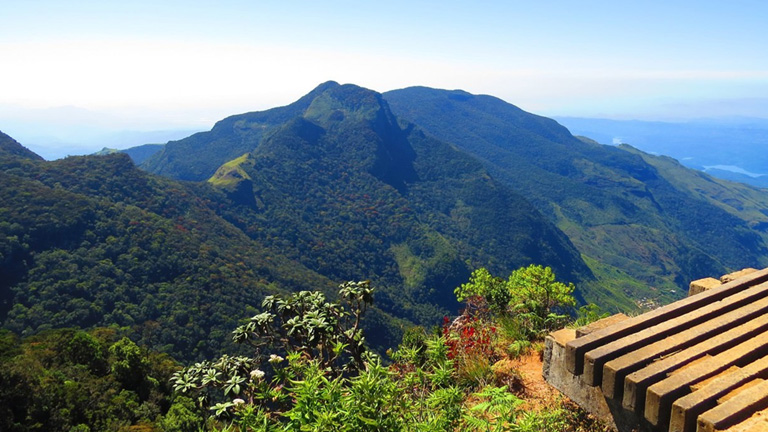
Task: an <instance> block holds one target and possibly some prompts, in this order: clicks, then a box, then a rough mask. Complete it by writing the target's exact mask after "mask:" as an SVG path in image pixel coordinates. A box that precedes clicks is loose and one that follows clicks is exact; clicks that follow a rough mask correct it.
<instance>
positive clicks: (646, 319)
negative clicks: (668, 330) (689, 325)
mask: <svg viewBox="0 0 768 432" xmlns="http://www.w3.org/2000/svg"><path fill="white" fill-rule="evenodd" d="M766 280H768V269H763V270H759V271H756V272H753V273H751V274H748V275H746V276H744V277H741V278H739V279H736V280H734V281H731V282H729V283H726V284H723V285H721V286H719V287H717V288H714V289H711V290H709V291H707V292H703V293H701V294H699V295H695V296H692V297H688V298H686V299H683V300H680V301H677V302H675V303H672V304H669V305H667V306H664V307H661V308H659V309H656V310H654V311H651V312H648V313H645V314H643V315H639V316H636V317H634V318H630V319H627V320H624V321H621V322H619V323H617V324H614V325H612V326H609V327H607V328H604V329H602V330H598V331H595V332H593V333H590V334H588V335H586V336H584V337H581V338H578V339H575V340H573V341H571V342H569V343H568V344H567V345H566V367H567V368H568V371H569V372H571V373H572V374H574V375H581V374H582V373H583V372H584V355H585V354H586V353H587V352H588V351H591V350H594V349H596V348H598V347H599V346H601V345H603V344H605V343H607V342H610V341H613V340H616V339H617V338H622V337H625V336H628V335H631V334H633V333H636V332H638V331H641V330H643V329H646V328H648V327H652V326H654V325H657V324H659V323H662V322H665V321H668V320H670V319H674V318H676V317H679V316H681V315H684V314H686V313H689V312H691V311H693V310H696V309H698V308H700V307H703V306H705V305H707V304H711V303H713V302H718V301H720V300H722V299H724V298H727V297H728V296H731V295H734V294H737V293H739V292H740V291H742V290H744V289H745V288H748V287H749V286H752V285H755V284H758V283H762V282H765V281H766ZM592 381H593V383H592V385H594V380H592Z"/></svg>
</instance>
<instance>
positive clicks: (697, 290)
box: [688, 277, 722, 297]
mask: <svg viewBox="0 0 768 432" xmlns="http://www.w3.org/2000/svg"><path fill="white" fill-rule="evenodd" d="M720 285H722V282H720V281H719V280H717V279H715V278H711V277H708V278H704V279H699V280H695V281H693V282H691V284H690V285H689V286H688V296H689V297H690V296H692V295H696V294H701V293H703V292H704V291H709V290H711V289H712V288H717V287H719V286H720Z"/></svg>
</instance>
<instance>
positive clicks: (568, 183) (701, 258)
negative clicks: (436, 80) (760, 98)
mask: <svg viewBox="0 0 768 432" xmlns="http://www.w3.org/2000/svg"><path fill="white" fill-rule="evenodd" d="M384 97H385V99H386V100H387V102H388V103H389V104H390V106H391V107H392V111H393V112H394V113H395V114H396V115H398V116H400V117H402V118H404V119H406V120H408V121H411V122H414V123H416V124H418V125H419V126H420V127H422V128H424V130H425V131H427V133H429V134H430V135H432V136H434V137H436V138H438V139H441V140H444V141H446V142H449V143H452V144H454V145H456V146H457V147H459V148H460V149H462V150H464V151H466V152H468V153H470V154H472V155H474V156H476V157H477V158H478V159H480V160H481V161H482V162H483V164H484V165H485V167H486V168H487V169H488V170H489V171H490V172H491V174H492V175H493V176H494V177H495V178H496V179H498V180H499V181H500V182H501V183H504V184H506V185H508V186H511V187H513V188H514V189H515V190H516V191H518V192H519V193H521V194H522V195H524V196H526V197H528V198H529V199H530V200H531V202H532V203H533V204H534V205H535V206H536V208H538V209H539V210H540V211H541V212H542V213H543V214H545V215H546V216H547V217H549V218H550V219H551V220H552V221H554V222H555V223H556V224H557V226H558V227H560V228H561V229H562V230H563V231H564V232H565V233H566V234H567V235H568V237H569V238H570V239H571V241H572V242H573V244H574V245H575V246H576V247H577V248H578V249H579V251H580V252H581V253H582V256H583V257H584V259H585V260H586V262H587V263H588V264H589V265H590V267H591V268H592V270H593V271H594V273H595V274H596V275H597V276H598V277H599V279H600V280H601V283H602V284H603V285H604V286H608V287H609V288H611V289H612V290H614V291H619V290H620V291H622V292H624V293H625V294H627V295H630V296H632V297H634V298H636V299H641V298H650V299H655V300H661V301H665V300H668V299H670V298H674V297H678V296H680V295H682V293H683V287H684V286H685V285H686V284H687V283H688V281H690V280H693V279H697V278H700V277H704V276H709V275H712V274H720V273H723V272H726V271H728V270H732V269H738V268H742V267H746V266H756V267H763V266H765V265H766V264H768V249H766V243H765V241H766V239H765V238H764V236H763V234H762V233H760V232H758V231H756V230H755V229H753V228H754V227H755V226H757V225H756V224H758V225H759V223H760V222H755V221H753V220H751V219H750V220H747V219H745V218H743V217H742V215H741V214H739V213H738V212H736V213H734V212H733V211H729V210H728V209H727V208H724V206H723V205H722V204H723V203H727V202H729V201H730V200H735V199H738V194H739V193H741V192H738V191H735V190H731V191H727V192H726V191H723V192H722V193H721V194H720V195H719V196H717V197H714V196H712V197H710V198H705V197H703V196H702V194H700V193H695V191H692V190H691V189H690V188H688V187H685V186H684V185H683V184H682V183H685V182H684V181H680V180H675V179H674V178H673V177H679V178H685V179H690V178H691V177H696V178H697V179H698V180H696V181H699V182H700V181H702V179H703V181H707V182H714V181H715V180H713V179H711V178H710V177H708V176H704V175H699V174H698V173H693V172H692V171H687V170H685V169H684V168H682V167H681V166H679V164H678V165H676V166H675V167H674V169H675V171H674V173H666V172H665V170H668V169H670V167H669V166H662V165H660V164H658V163H655V164H654V163H650V162H649V161H650V160H652V159H653V158H652V157H651V156H650V155H645V154H641V153H639V152H636V151H628V149H626V148H617V147H612V146H603V145H599V144H597V143H595V142H589V141H586V140H579V139H577V138H575V137H573V136H572V135H571V134H570V133H569V132H568V130H567V129H565V128H564V127H562V126H560V125H559V124H557V123H556V122H555V121H553V120H551V119H547V118H544V117H539V116H536V115H533V114H530V113H527V112H525V111H523V110H521V109H519V108H517V107H515V106H513V105H510V104H508V103H506V102H504V101H502V100H500V99H497V98H494V97H491V96H477V95H472V94H469V93H466V92H463V91H446V90H435V89H430V88H424V87H413V88H408V89H403V90H395V91H392V92H388V93H385V95H384ZM686 181H688V180H686ZM681 182H682V183H681ZM755 193H757V192H755ZM759 194H760V193H758V195H759ZM763 216H764V215H763ZM756 217H757V216H756ZM755 220H757V219H755ZM638 281H639V282H640V283H637V282H638ZM649 286H650V287H651V290H650V292H649V290H648V287H649ZM593 300H597V301H598V302H599V303H604V302H605V301H606V300H607V299H593Z"/></svg>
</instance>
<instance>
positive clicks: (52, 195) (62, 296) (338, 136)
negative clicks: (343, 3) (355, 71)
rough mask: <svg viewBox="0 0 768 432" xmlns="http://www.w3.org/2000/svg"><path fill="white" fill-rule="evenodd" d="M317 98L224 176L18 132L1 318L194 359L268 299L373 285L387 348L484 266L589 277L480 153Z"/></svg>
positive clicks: (8, 198)
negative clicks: (95, 331) (154, 168)
mask: <svg viewBox="0 0 768 432" xmlns="http://www.w3.org/2000/svg"><path fill="white" fill-rule="evenodd" d="M321 90H322V91H321ZM315 93H317V94H316V95H315V96H314V97H313V98H312V99H311V100H308V101H305V102H306V103H304V105H305V110H304V111H303V112H301V116H298V117H295V118H293V119H291V120H289V121H287V122H286V123H285V124H283V125H282V126H281V127H279V128H277V129H275V130H274V131H272V132H271V133H270V134H269V135H268V136H267V137H266V138H265V139H264V141H263V142H262V143H261V144H260V145H259V146H258V148H256V149H254V150H253V151H252V152H250V153H247V154H246V155H245V156H241V157H239V158H236V159H234V160H233V161H231V162H228V163H225V164H223V165H222V166H221V167H220V168H219V169H218V171H216V172H214V173H213V174H215V175H212V176H211V179H210V181H209V182H196V183H193V182H178V181H174V180H170V179H165V178H162V177H158V176H154V175H150V174H147V173H144V172H142V171H140V170H139V169H137V168H136V167H135V166H134V165H133V164H132V163H131V161H130V159H129V158H128V157H127V156H126V155H124V154H107V155H103V156H89V157H70V158H66V159H63V160H58V161H53V162H45V161H40V160H35V159H33V158H31V157H22V156H24V155H21V156H20V155H18V154H15V153H14V152H16V153H18V152H19V151H21V150H19V148H21V146H20V145H19V144H18V143H15V142H13V141H12V140H10V138H7V139H6V142H5V145H4V147H7V148H8V149H9V150H8V154H7V155H6V157H5V158H4V159H3V160H2V161H0V163H1V164H2V165H0V166H1V167H2V173H0V181H2V182H3V188H2V192H0V193H2V203H3V205H2V210H1V211H2V212H3V216H4V217H3V222H2V225H0V229H2V234H0V235H2V236H3V237H1V238H2V239H3V250H4V252H3V260H4V262H6V265H4V266H3V268H2V271H3V273H4V276H5V277H4V278H3V282H2V286H1V287H0V293H2V299H3V305H4V306H3V309H2V311H0V312H2V315H0V317H1V318H2V320H3V326H4V327H5V328H8V329H10V330H13V331H14V332H16V333H18V334H21V335H31V334H34V333H36V332H40V331H42V330H46V329H50V328H60V327H70V326H76V327H84V328H87V327H90V326H95V325H101V326H106V325H112V324H116V325H119V326H122V327H127V328H130V329H131V331H132V333H131V336H132V337H133V338H135V339H136V340H137V341H139V342H141V343H144V344H148V345H149V346H152V347H155V348H157V349H160V350H162V351H164V352H168V353H171V354H173V355H174V356H175V357H176V358H177V359H179V360H190V359H197V358H201V357H203V356H207V355H210V354H211V353H215V352H219V351H220V350H221V349H222V343H225V342H226V338H222V337H221V335H222V334H224V332H226V331H227V330H226V329H227V328H231V327H232V325H233V323H234V320H236V319H237V318H236V317H240V316H243V315H244V314H245V312H246V311H248V310H249V308H252V307H253V306H254V305H256V304H258V302H259V301H260V300H261V299H262V298H263V297H264V296H265V295H268V294H274V293H277V292H288V291H295V290H301V289H320V290H326V292H327V290H328V289H329V287H332V286H333V284H334V282H332V281H343V280H363V279H370V280H371V281H373V282H374V283H375V284H376V285H377V286H378V287H379V290H378V291H377V299H376V305H377V308H376V309H375V310H373V311H372V312H371V313H369V314H368V315H367V318H366V322H365V326H366V327H367V328H369V329H376V331H375V332H372V334H374V336H373V337H372V338H371V343H372V344H374V346H376V347H388V346H393V345H394V344H396V343H397V342H398V341H399V335H400V334H401V332H402V331H403V328H405V327H407V325H408V323H420V324H425V325H429V324H431V323H435V322H437V321H438V320H439V319H440V317H442V316H444V315H446V314H453V313H455V311H456V310H457V309H458V306H459V304H458V302H456V300H455V298H454V297H453V295H452V290H453V288H455V287H456V286H457V285H458V284H459V283H461V281H463V280H466V278H467V277H468V276H469V274H470V272H471V271H472V269H474V268H476V267H480V266H487V267H488V268H489V269H491V270H493V271H499V272H503V271H507V270H508V269H510V268H517V267H519V266H522V265H528V264H531V263H540V262H543V263H546V264H548V265H550V266H552V267H553V268H554V269H555V270H556V271H557V272H558V274H561V275H562V277H563V278H565V279H566V280H568V281H573V282H581V281H584V280H590V278H591V274H590V272H589V270H588V268H587V266H586V265H585V264H584V263H583V262H582V261H581V258H580V257H579V254H578V252H577V251H576V250H575V248H574V247H573V246H572V245H571V244H570V243H569V242H568V240H567V238H566V237H565V236H564V235H563V234H562V233H561V232H560V231H559V230H557V228H555V227H554V226H553V225H552V224H550V223H548V222H547V221H546V220H544V219H543V218H542V217H541V215H540V214H539V213H538V212H537V211H536V210H535V209H533V208H532V207H531V206H530V205H529V204H528V203H527V201H526V200H525V199H524V198H523V197H521V196H519V195H517V194H515V193H513V192H512V191H511V190H510V189H508V188H506V187H504V186H502V185H499V184H498V183H496V182H495V181H494V180H493V179H492V178H491V177H489V176H488V174H487V172H486V171H485V170H484V169H483V168H482V166H481V165H480V164H479V163H478V162H477V161H475V160H474V159H473V158H471V157H469V156H467V155H465V154H463V153H461V152H458V151H457V150H456V149H454V148H452V147H451V146H449V145H446V144H444V143H442V142H440V141H437V140H435V139H432V138H429V137H427V136H426V135H424V134H423V133H421V132H420V131H419V130H418V129H417V128H415V127H413V126H411V125H407V124H403V125H401V124H400V123H398V122H397V120H396V119H395V118H394V116H392V114H391V113H390V112H389V110H388V108H387V107H386V104H385V103H384V102H383V100H382V99H381V96H380V95H378V94H376V93H374V92H371V91H369V90H365V89H361V88H359V87H355V86H338V85H332V86H329V88H328V89H325V90H323V89H322V88H321V89H318V90H317V91H316V92H315ZM234 123H237V124H239V125H241V126H242V125H243V124H244V123H241V122H239V121H238V122H234ZM245 125H248V123H245ZM248 127H254V128H256V125H250V126H248ZM198 135H199V134H198ZM195 139H199V137H198V138H195ZM12 153H14V154H12ZM26 156H29V155H26ZM530 233H536V235H535V236H532V235H530Z"/></svg>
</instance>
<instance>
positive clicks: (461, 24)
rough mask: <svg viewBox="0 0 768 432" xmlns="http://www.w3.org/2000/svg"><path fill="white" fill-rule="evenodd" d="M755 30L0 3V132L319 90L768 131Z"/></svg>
mask: <svg viewBox="0 0 768 432" xmlns="http://www.w3.org/2000/svg"><path fill="white" fill-rule="evenodd" d="M766 22H768V2H765V1H743V0H729V1H720V0H718V1H706V0H705V1H682V0H675V1H670V0H665V1H620V0H609V1H590V0H579V1H575V0H574V1H546V0H542V1H530V0H527V1H472V2H469V1H462V2H456V1H448V0H441V1H422V2H419V1H414V0H411V1H378V2H363V1H320V0H315V1H288V0H284V1H259V0H249V1H235V0H216V1H198V0H184V1H175V0H170V1H169V0H151V1H144V0H131V1H126V0H121V1H111V0H98V1H86V0H69V1H63V0H3V1H2V2H0V58H1V59H2V62H1V63H0V130H4V131H5V130H6V129H4V126H3V125H4V124H9V125H16V124H27V126H28V127H33V128H34V126H30V125H33V124H34V122H35V121H37V122H39V125H38V126H39V128H38V129H37V130H38V131H39V132H40V133H41V134H42V133H44V132H45V131H47V130H48V129H46V128H49V127H50V126H51V125H56V124H57V122H58V125H59V126H58V127H60V128H61V129H62V130H66V129H67V125H66V122H68V121H70V120H71V123H72V124H78V122H80V123H83V124H84V123H88V122H90V124H91V126H94V127H96V126H103V127H104V128H105V129H114V128H123V129H144V130H146V129H169V128H180V127H184V128H186V127H191V128H200V127H203V128H206V129H207V128H209V127H210V126H211V125H212V124H213V122H214V121H215V120H218V119H220V118H222V117H224V116H226V115H229V114H235V113H240V112H244V111H253V110H261V109H265V108H269V107H273V106H276V105H285V104H287V103H290V102H292V101H294V100H295V99H297V98H298V97H300V96H302V95H303V94H305V93H307V92H308V91H310V90H311V89H312V88H314V87H315V86H316V85H317V84H319V83H321V82H323V81H327V80H335V81H339V82H342V83H355V84H358V85H362V86H364V87H368V88H371V89H374V90H377V91H386V90H391V89H396V88H402V87H407V86H412V85H426V86H430V87H438V88H449V89H454V88H461V89H464V90H467V91H470V92H473V93H486V94H492V95H495V96H498V97H501V98H502V99H504V100H506V101H508V102H511V103H513V104H515V105H518V106H520V107H521V108H523V109H525V110H528V111H532V112H535V113H538V114H543V115H550V116H554V115H560V116H565V115H568V116H593V117H609V118H640V119H670V118H690V117H707V116H735V115H740V116H754V117H764V118H768V55H766V52H768V30H767V29H766ZM60 107H67V108H66V109H60ZM30 116H31V117H32V118H33V119H38V120H30ZM70 126H71V125H70ZM13 127H16V126H13ZM24 133H27V132H24Z"/></svg>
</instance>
